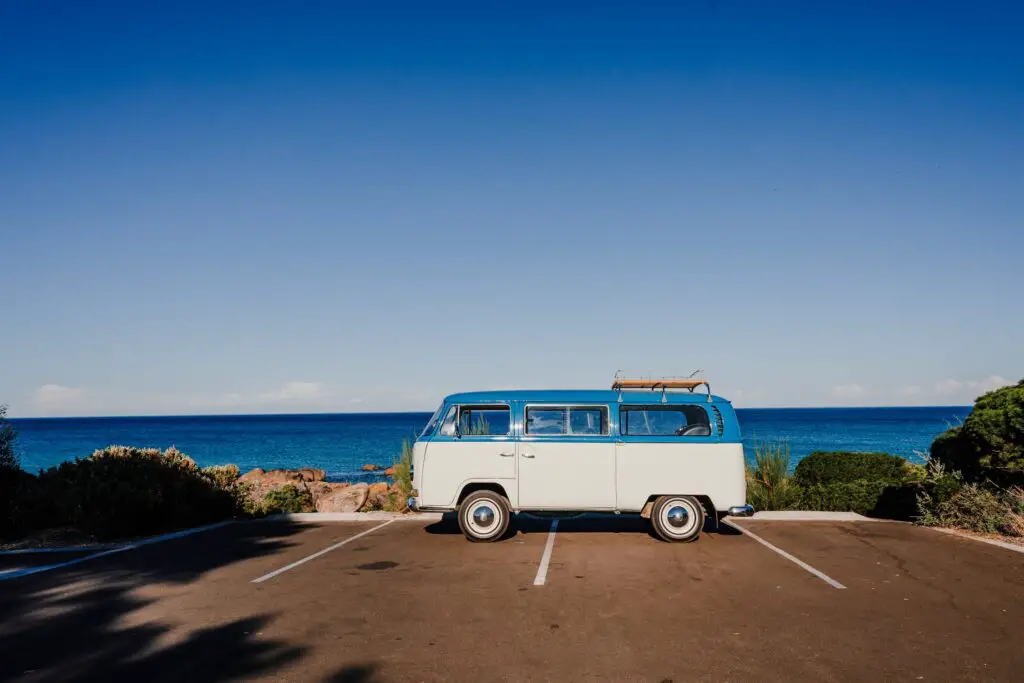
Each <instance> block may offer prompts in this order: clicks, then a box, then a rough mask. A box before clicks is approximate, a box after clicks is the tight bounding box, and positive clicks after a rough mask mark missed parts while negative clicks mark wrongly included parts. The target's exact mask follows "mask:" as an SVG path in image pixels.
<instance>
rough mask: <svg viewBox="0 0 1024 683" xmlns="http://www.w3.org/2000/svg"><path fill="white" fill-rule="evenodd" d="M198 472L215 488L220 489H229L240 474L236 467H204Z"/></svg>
mask: <svg viewBox="0 0 1024 683" xmlns="http://www.w3.org/2000/svg"><path fill="white" fill-rule="evenodd" d="M200 472H201V473H202V475H203V476H204V477H206V478H207V479H209V480H210V481H211V482H213V484H214V485H215V486H217V487H218V488H222V489H231V487H233V486H234V485H235V483H236V482H237V481H238V476H239V474H241V471H240V470H239V469H238V465H210V466H209V467H204V468H203V469H202V470H200Z"/></svg>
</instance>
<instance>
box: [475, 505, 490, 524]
mask: <svg viewBox="0 0 1024 683" xmlns="http://www.w3.org/2000/svg"><path fill="white" fill-rule="evenodd" d="M473 523H474V524H476V525H477V526H479V527H484V528H486V527H489V526H490V525H492V524H494V510H492V509H491V508H490V507H488V506H486V505H481V506H480V507H478V508H477V509H475V510H473Z"/></svg>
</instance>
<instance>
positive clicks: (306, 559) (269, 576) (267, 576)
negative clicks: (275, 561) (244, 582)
mask: <svg viewBox="0 0 1024 683" xmlns="http://www.w3.org/2000/svg"><path fill="white" fill-rule="evenodd" d="M394 521H395V520H393V519H389V520H388V521H386V522H384V523H383V524H378V525H377V526H375V527H373V528H372V529H367V530H366V531H362V532H360V533H358V534H356V535H355V536H349V537H348V538H346V539H345V540H344V541H341V542H340V543H335V544H334V545H332V546H328V547H327V548H324V549H323V550H319V551H317V552H315V553H313V554H312V555H307V556H306V557H304V558H302V559H301V560H296V561H295V562H292V563H291V564H289V565H285V566H284V567H281V568H280V569H275V570H274V571H272V572H270V573H269V574H264V575H263V576H261V577H259V578H258V579H253V580H252V583H263V582H264V581H267V580H269V579H272V578H274V577H275V576H277V575H279V574H284V573H285V572H286V571H288V570H289V569H295V568H296V567H298V566H299V565H302V564H306V563H307V562H309V561H310V560H315V559H316V558H318V557H320V556H321V555H326V554H327V553H329V552H331V551H332V550H337V549H338V548H340V547H341V546H343V545H346V544H348V543H351V542H352V541H354V540H356V539H357V538H362V537H363V536H365V535H367V534H372V533H373V532H374V531H376V530H377V529H383V528H384V527H386V526H387V525H388V524H392V523H393V522H394Z"/></svg>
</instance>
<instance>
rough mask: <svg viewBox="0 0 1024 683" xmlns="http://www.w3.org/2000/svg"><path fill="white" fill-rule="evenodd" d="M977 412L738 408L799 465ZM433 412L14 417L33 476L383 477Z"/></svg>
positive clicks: (748, 437)
mask: <svg viewBox="0 0 1024 683" xmlns="http://www.w3.org/2000/svg"><path fill="white" fill-rule="evenodd" d="M970 410H971V409H970V407H966V406H951V407H925V408H746V409H742V408H741V409H738V410H737V413H738V414H739V420H740V427H741V429H742V430H743V440H744V445H745V448H746V452H747V457H748V458H749V457H752V454H753V445H754V443H755V441H758V440H766V439H767V440H774V439H785V440H786V441H787V442H788V443H789V446H790V453H791V457H792V460H791V462H792V463H793V464H794V465H795V464H796V462H797V461H799V459H800V458H803V457H804V456H806V455H807V454H808V453H811V452H812V451H816V450H850V451H886V452H889V453H893V454H896V455H899V456H902V457H904V458H908V459H911V460H917V461H919V458H918V456H917V455H916V454H917V453H921V452H927V451H928V447H929V446H930V445H931V442H932V439H934V438H935V436H936V435H938V434H940V433H941V432H943V431H944V430H945V429H947V428H948V427H949V426H950V425H952V424H956V423H957V422H958V421H960V420H962V419H963V418H964V417H966V416H967V414H968V413H970ZM429 417H430V415H429V414H428V413H365V414H351V413H349V414H334V415H217V416H188V417H186V416H181V417H87V418H37V419H36V418H33V419H24V418H23V419H15V420H11V423H12V424H13V425H14V427H15V429H17V430H18V445H17V449H18V453H19V455H20V457H21V463H22V467H24V468H25V469H26V470H29V471H30V472H35V471H37V470H39V469H41V468H47V467H50V466H52V465H56V464H57V463H59V462H61V461H64V460H71V459H74V458H76V457H85V456H88V455H90V454H91V453H92V452H93V451H94V450H96V449H98V448H103V447H104V446H107V445H110V444H119V445H131V446H155V447H159V448H166V447H168V446H176V447H177V448H178V449H179V450H181V451H183V452H185V453H187V454H188V455H190V456H191V457H192V458H194V459H195V460H196V462H198V463H199V464H200V465H202V466H206V465H217V464H224V463H235V464H236V465H238V466H239V467H240V468H241V469H242V471H243V472H245V471H248V470H250V469H252V468H254V467H262V468H264V469H273V468H282V467H283V468H295V467H316V468H319V469H323V470H326V472H327V473H328V477H329V478H331V479H335V480H357V479H364V480H365V479H374V478H376V477H378V476H379V475H372V474H366V473H365V472H362V471H361V470H360V468H361V467H362V466H363V465H365V464H375V465H388V464H391V463H392V462H393V461H394V460H395V459H396V458H397V457H398V454H399V452H400V450H401V444H402V440H403V439H410V440H411V439H412V438H413V435H414V434H415V433H416V432H418V431H419V430H420V429H421V428H422V427H423V425H424V424H426V421H427V419H428V418H429Z"/></svg>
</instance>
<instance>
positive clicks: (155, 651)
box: [0, 522, 358, 683]
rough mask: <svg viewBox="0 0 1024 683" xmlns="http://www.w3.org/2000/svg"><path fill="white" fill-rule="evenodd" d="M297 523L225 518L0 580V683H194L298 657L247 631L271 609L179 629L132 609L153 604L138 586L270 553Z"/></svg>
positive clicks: (193, 576)
mask: <svg viewBox="0 0 1024 683" xmlns="http://www.w3.org/2000/svg"><path fill="white" fill-rule="evenodd" d="M302 528H303V525H300V524H294V523H283V524H279V523H269V522H266V523H249V524H235V525H230V526H228V527H224V528H222V529H218V530H211V531H206V532H202V533H199V534H196V535H195V536H189V537H187V538H183V539H178V540H174V541H169V542H166V543H161V544H155V545H151V546H145V547H140V548H136V549H134V550H130V551H127V552H124V553H117V554H114V555H111V556H108V557H103V558H97V559H95V560H92V561H90V562H88V563H83V564H81V565H79V566H76V567H68V568H63V569H56V570H53V571H50V572H46V573H45V574H38V575H33V576H26V577H20V578H16V579H10V580H7V581H0V641H2V642H3V650H4V655H3V657H0V680H15V679H17V680H26V681H42V680H97V681H109V680H133V681H135V680H141V681H148V682H153V681H165V680H166V681H181V680H188V681H190V683H202V682H214V681H227V680H244V679H248V678H252V677H255V676H259V675H264V674H267V673H269V672H272V671H274V670H275V669H278V668H280V667H282V666H284V665H286V664H288V663H291V662H294V661H296V660H298V659H299V658H301V657H302V656H303V654H304V653H305V652H306V650H307V648H306V646H305V645H303V644H302V643H301V642H294V641H292V642H290V641H288V640H286V639H281V638H264V637H257V635H256V634H258V633H259V632H261V631H265V630H266V629H267V628H268V626H269V625H270V624H271V622H272V621H273V620H274V618H275V615H273V614H269V613H263V614H251V615H247V616H245V617H243V618H239V619H235V620H231V621H226V622H223V623H213V624H204V625H203V626H202V627H201V628H194V629H192V630H190V631H189V630H183V629H185V628H187V626H188V625H187V622H185V617H183V616H182V615H178V614H174V613H173V612H172V611H170V610H169V609H168V610H167V611H165V612H159V611H154V613H155V614H157V615H159V616H155V617H148V616H147V615H146V614H142V613H140V611H141V610H143V609H145V608H148V607H150V606H152V605H154V604H155V603H157V602H158V601H159V600H160V597H156V596H153V591H152V590H144V589H152V588H154V587H156V586H159V585H167V586H171V587H172V588H173V587H174V586H183V585H185V584H189V583H192V582H194V581H196V580H197V579H200V578H201V577H202V576H203V575H204V574H206V573H208V572H210V571H212V570H214V569H218V568H222V567H226V566H228V565H231V564H234V563H238V562H242V561H244V560H247V559H250V558H254V557H258V556H264V555H271V554H274V553H277V552H279V551H280V550H282V549H284V548H287V547H290V546H291V545H293V544H292V543H290V542H289V541H288V540H287V538H288V537H289V536H291V535H293V534H295V533H297V532H298V531H300V530H301V529H302ZM171 592H172V593H174V592H175V591H173V590H172V591H171ZM164 614H167V616H166V617H164V616H163V615H164ZM342 680H344V679H342ZM353 680H358V679H353Z"/></svg>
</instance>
